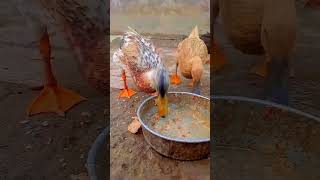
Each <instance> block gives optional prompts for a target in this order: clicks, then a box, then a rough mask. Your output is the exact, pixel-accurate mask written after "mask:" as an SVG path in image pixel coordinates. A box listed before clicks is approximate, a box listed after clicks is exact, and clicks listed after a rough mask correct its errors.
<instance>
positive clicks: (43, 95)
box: [13, 0, 110, 116]
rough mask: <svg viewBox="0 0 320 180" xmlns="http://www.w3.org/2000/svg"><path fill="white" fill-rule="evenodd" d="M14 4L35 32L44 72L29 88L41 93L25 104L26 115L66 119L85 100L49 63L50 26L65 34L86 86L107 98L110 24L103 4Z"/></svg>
mask: <svg viewBox="0 0 320 180" xmlns="http://www.w3.org/2000/svg"><path fill="white" fill-rule="evenodd" d="M13 3H14V5H15V7H16V8H17V9H18V11H19V13H20V14H21V15H22V17H23V18H24V19H25V21H26V22H27V24H28V25H29V27H31V30H32V31H33V32H34V33H33V35H34V37H35V41H36V42H38V47H39V49H38V50H39V52H40V55H41V60H42V61H41V62H42V63H43V70H44V75H43V79H44V82H43V85H39V86H37V87H35V88H33V87H32V88H31V89H33V90H41V92H40V94H39V95H38V96H37V97H35V98H34V99H33V100H32V101H31V102H30V104H29V105H28V107H27V110H26V113H27V115H28V116H32V115H36V114H39V113H56V114H58V115H60V116H65V114H66V112H67V111H68V110H70V109H71V108H73V107H75V106H76V105H77V104H80V103H81V102H83V101H85V100H86V98H85V97H83V96H81V95H80V94H79V93H77V92H76V91H74V90H72V89H68V88H65V87H63V85H62V84H61V83H59V82H58V80H57V78H56V77H55V75H54V73H53V72H54V71H53V67H52V64H51V60H52V59H54V57H53V56H54V52H53V50H54V49H53V48H52V42H51V37H50V35H49V30H48V29H49V28H48V27H49V26H50V25H54V26H53V27H56V28H57V29H59V30H60V32H62V33H63V34H64V37H65V40H66V42H67V43H68V45H69V47H70V49H71V52H72V53H73V54H74V57H75V58H74V59H75V60H77V61H78V64H79V69H80V72H81V74H82V77H83V79H84V80H86V81H87V83H88V85H89V86H91V87H93V88H94V89H96V90H97V92H100V93H101V94H102V95H105V96H107V95H109V87H110V86H109V82H108V76H109V73H110V71H109V54H108V53H109V46H108V43H107V41H106V40H105V36H106V34H107V33H108V24H109V22H108V19H107V16H108V14H107V4H106V2H105V1H94V2H91V3H87V2H78V1H59V3H56V2H51V1H46V2H45V3H43V2H42V1H37V0H13ZM97 7H99V8H97ZM54 60H56V59H54ZM57 68H64V67H57ZM75 68H76V67H75Z"/></svg>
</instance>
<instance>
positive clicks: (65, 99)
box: [27, 29, 85, 116]
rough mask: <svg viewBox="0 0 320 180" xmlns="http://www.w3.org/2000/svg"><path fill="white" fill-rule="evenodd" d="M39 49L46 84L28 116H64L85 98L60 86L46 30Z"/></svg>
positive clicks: (28, 111) (29, 109)
mask: <svg viewBox="0 0 320 180" xmlns="http://www.w3.org/2000/svg"><path fill="white" fill-rule="evenodd" d="M39 49H40V54H41V56H42V60H43V62H44V70H45V77H46V82H45V85H44V87H43V89H42V91H41V92H40V95H39V96H38V97H36V98H35V99H34V100H33V102H32V103H31V104H30V105H29V107H28V110H27V114H28V115H34V114H38V113H48V112H53V113H57V114H59V115H61V116H64V115H65V112H66V111H67V110H69V109H70V108H71V107H73V106H74V105H76V104H78V103H79V102H81V101H83V100H85V98H84V97H81V96H80V95H78V94H77V93H75V92H73V91H71V90H69V89H65V88H63V87H61V86H60V85H58V83H57V80H56V79H55V77H54V75H53V73H52V67H51V62H50V60H51V46H50V40H49V35H48V32H47V30H46V29H45V30H44V32H43V34H42V36H41V38H40V47H39Z"/></svg>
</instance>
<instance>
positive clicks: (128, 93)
mask: <svg viewBox="0 0 320 180" xmlns="http://www.w3.org/2000/svg"><path fill="white" fill-rule="evenodd" d="M121 77H122V80H123V82H124V88H123V89H122V90H121V92H120V94H119V98H121V97H126V98H131V97H132V96H133V95H134V94H136V92H135V91H134V90H132V89H130V88H129V87H128V84H127V76H126V72H125V70H122V76H121Z"/></svg>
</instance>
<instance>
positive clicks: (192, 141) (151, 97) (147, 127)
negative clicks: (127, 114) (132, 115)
mask: <svg viewBox="0 0 320 180" xmlns="http://www.w3.org/2000/svg"><path fill="white" fill-rule="evenodd" d="M168 94H184V95H191V96H196V97H200V98H203V99H206V100H208V101H209V102H210V98H208V97H205V96H202V95H198V94H194V93H190V92H173V91H171V92H168ZM154 98H156V96H150V97H148V98H147V99H145V100H144V101H143V102H142V103H141V104H140V106H139V107H138V110H137V116H138V119H139V121H140V123H141V125H142V126H143V128H144V129H146V130H147V131H149V132H150V133H152V134H153V135H155V136H158V137H160V138H162V139H165V140H169V141H174V142H180V143H207V142H210V138H199V139H182V138H171V137H168V136H165V135H162V134H160V133H157V132H156V131H154V130H152V129H151V128H149V126H147V125H146V124H145V123H144V122H143V121H142V120H141V117H140V111H141V108H142V107H143V106H144V104H146V103H147V102H148V101H150V100H152V99H154ZM210 121H211V119H210Z"/></svg>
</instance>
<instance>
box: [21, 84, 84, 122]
mask: <svg viewBox="0 0 320 180" xmlns="http://www.w3.org/2000/svg"><path fill="white" fill-rule="evenodd" d="M84 100H86V98H84V97H82V96H80V95H78V94H77V93H75V92H74V91H71V90H69V89H65V88H63V87H60V86H44V88H43V90H42V91H41V92H40V95H39V96H38V97H36V98H35V99H34V100H33V102H32V103H31V104H30V105H29V107H28V110H27V114H28V115H29V116H31V115H35V114H39V113H57V114H58V115H60V116H64V115H65V112H66V111H67V110H69V109H70V108H72V107H73V106H75V105H77V104H78V103H80V102H81V101H84Z"/></svg>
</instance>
